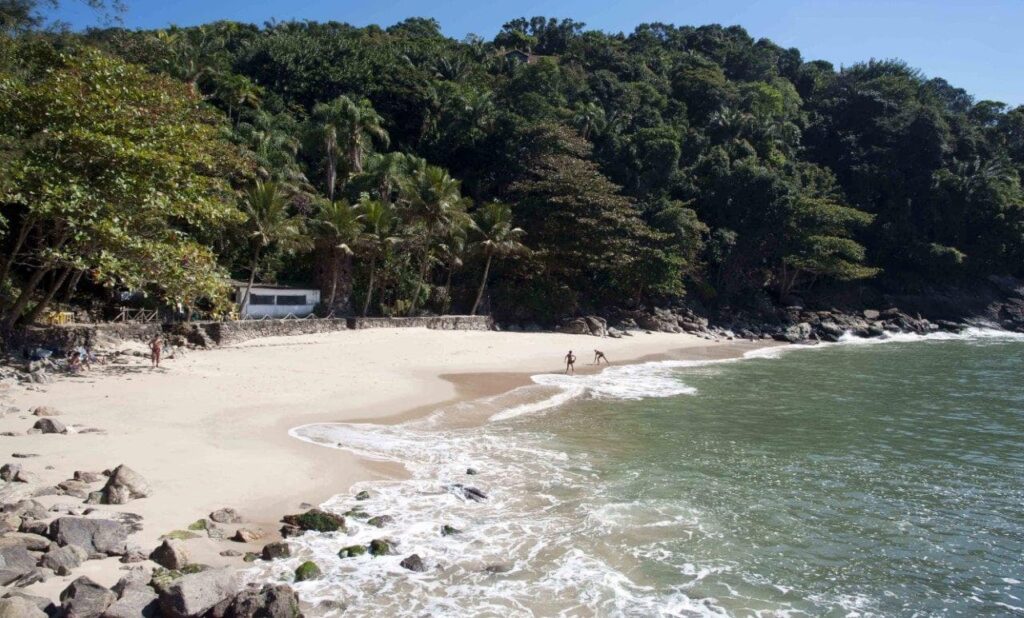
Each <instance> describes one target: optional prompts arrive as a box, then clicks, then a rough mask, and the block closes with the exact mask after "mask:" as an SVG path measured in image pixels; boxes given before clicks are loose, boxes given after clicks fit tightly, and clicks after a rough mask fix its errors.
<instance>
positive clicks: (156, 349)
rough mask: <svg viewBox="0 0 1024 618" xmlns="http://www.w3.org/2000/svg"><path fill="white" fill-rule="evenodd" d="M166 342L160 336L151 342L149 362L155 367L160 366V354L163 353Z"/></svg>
mask: <svg viewBox="0 0 1024 618" xmlns="http://www.w3.org/2000/svg"><path fill="white" fill-rule="evenodd" d="M163 347H164V340H163V339H161V338H160V335H157V336H155V337H153V339H151V340H150V342H149V360H150V362H151V363H152V366H153V367H159V366H160V352H162V351H163Z"/></svg>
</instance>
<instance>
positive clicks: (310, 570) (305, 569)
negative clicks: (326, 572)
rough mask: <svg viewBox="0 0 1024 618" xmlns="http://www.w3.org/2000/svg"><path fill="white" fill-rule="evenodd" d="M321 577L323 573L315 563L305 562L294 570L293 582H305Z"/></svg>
mask: <svg viewBox="0 0 1024 618" xmlns="http://www.w3.org/2000/svg"><path fill="white" fill-rule="evenodd" d="M321 577H323V571H321V570H320V567H319V566H318V565H317V563H315V562H313V561H312V560H307V561H305V562H303V563H302V564H300V565H299V568H297V569H295V581H297V582H305V581H309V580H311V579H320V578H321Z"/></svg>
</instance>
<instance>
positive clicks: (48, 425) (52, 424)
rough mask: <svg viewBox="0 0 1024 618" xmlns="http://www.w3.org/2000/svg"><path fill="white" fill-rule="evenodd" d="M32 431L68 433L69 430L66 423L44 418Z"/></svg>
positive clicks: (33, 426)
mask: <svg viewBox="0 0 1024 618" xmlns="http://www.w3.org/2000/svg"><path fill="white" fill-rule="evenodd" d="M32 429H37V430H39V432H40V433H67V432H68V428H67V427H66V426H65V425H64V423H62V422H60V421H58V420H57V419H55V418H49V417H43V418H40V419H39V420H37V421H36V422H35V424H34V425H32Z"/></svg>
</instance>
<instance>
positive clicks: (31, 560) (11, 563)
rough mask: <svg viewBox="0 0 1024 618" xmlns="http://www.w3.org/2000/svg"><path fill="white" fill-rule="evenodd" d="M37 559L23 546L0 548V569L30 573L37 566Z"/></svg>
mask: <svg viewBox="0 0 1024 618" xmlns="http://www.w3.org/2000/svg"><path fill="white" fill-rule="evenodd" d="M38 562H39V559H38V558H36V556H35V555H33V554H32V552H30V551H29V550H27V549H25V546H24V545H14V546H10V547H0V568H3V569H9V570H15V571H23V572H27V571H31V570H32V569H34V568H35V567H36V564H38Z"/></svg>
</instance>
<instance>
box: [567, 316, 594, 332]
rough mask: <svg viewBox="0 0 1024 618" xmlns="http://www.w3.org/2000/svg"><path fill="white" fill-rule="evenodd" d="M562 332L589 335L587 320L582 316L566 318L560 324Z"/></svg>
mask: <svg viewBox="0 0 1024 618" xmlns="http://www.w3.org/2000/svg"><path fill="white" fill-rule="evenodd" d="M561 330H562V332H563V333H566V334H567V335H589V334H590V326H588V325H587V321H586V320H584V319H583V318H575V319H572V320H567V321H566V322H565V323H564V324H562V329H561Z"/></svg>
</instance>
